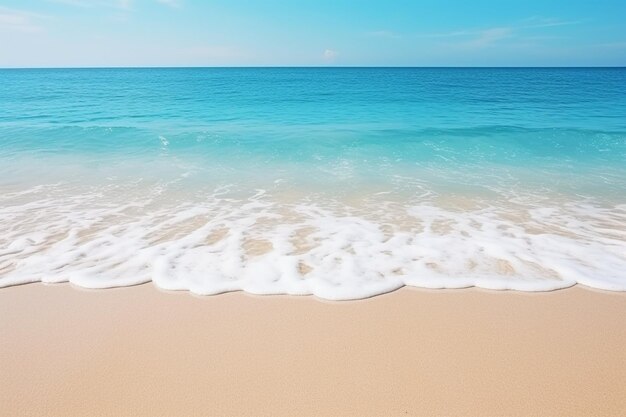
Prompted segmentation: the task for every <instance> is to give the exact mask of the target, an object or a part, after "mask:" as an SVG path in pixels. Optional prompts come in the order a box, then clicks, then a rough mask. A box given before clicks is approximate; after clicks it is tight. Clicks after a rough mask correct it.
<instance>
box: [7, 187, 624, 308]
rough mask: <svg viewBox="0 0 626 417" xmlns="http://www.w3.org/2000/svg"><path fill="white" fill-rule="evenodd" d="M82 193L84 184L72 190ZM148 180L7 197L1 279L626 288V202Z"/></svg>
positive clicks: (374, 290)
mask: <svg viewBox="0 0 626 417" xmlns="http://www.w3.org/2000/svg"><path fill="white" fill-rule="evenodd" d="M74 187H76V186H74ZM143 187H144V186H143V185H141V184H131V185H127V188H124V187H121V186H119V185H117V186H109V187H104V186H103V187H100V188H88V187H85V188H84V189H80V190H77V189H75V188H72V189H70V188H69V186H68V185H62V184H55V185H49V186H38V187H33V188H30V189H28V190H22V191H19V192H12V193H11V192H7V193H4V194H3V195H2V196H0V287H6V286H10V285H16V284H22V283H28V282H36V281H42V282H65V281H70V282H72V283H73V284H76V285H79V286H83V287H88V288H107V287H117V286H128V285H134V284H138V283H143V282H148V281H153V282H154V283H155V284H156V285H157V286H159V287H160V288H163V289H169V290H189V291H192V292H193V293H196V294H218V293H222V292H227V291H235V290H243V291H246V292H249V293H254V294H314V295H316V296H318V297H321V298H324V299H331V300H347V299H358V298H365V297H369V296H373V295H377V294H381V293H385V292H388V291H393V290H395V289H397V288H399V287H402V286H404V285H412V286H418V287H427V288H460V287H468V286H477V287H481V288H490V289H515V290H522V291H547V290H554V289H558V288H565V287H569V286H571V285H574V284H576V283H580V284H584V285H587V286H590V287H594V288H599V289H604V290H614V291H624V290H626V205H613V206H606V205H605V206H601V205H598V204H595V203H594V202H593V201H588V200H587V201H561V202H558V203H557V202H556V200H555V202H554V203H553V204H552V205H546V204H545V202H542V203H541V204H533V203H532V202H528V201H526V202H524V203H521V202H510V203H507V204H500V205H493V204H492V203H490V204H486V203H484V202H483V203H481V204H478V205H476V204H474V205H472V204H469V205H467V207H465V208H464V209H461V208H459V207H458V206H453V205H452V206H449V205H446V204H439V203H437V201H435V200H428V201H426V200H424V201H422V202H402V203H399V202H393V201H392V200H389V201H385V200H380V199H381V198H386V197H387V196H386V195H384V194H382V195H379V196H377V197H376V198H377V199H376V198H375V199H373V200H365V201H363V202H362V203H361V204H358V205H354V204H348V203H346V202H341V201H338V200H329V201H317V202H313V201H311V200H312V199H305V198H304V199H303V198H299V199H296V200H294V201H289V202H286V201H284V200H281V199H279V198H275V197H274V196H271V195H269V194H267V193H265V192H264V191H262V190H257V192H255V193H254V194H251V195H250V196H248V197H246V198H241V197H239V196H238V197H234V196H233V195H232V194H229V193H228V190H225V189H218V190H216V191H213V192H211V193H207V194H206V195H198V193H194V194H193V196H191V195H182V196H178V197H177V196H176V195H172V194H171V193H168V194H167V195H164V194H163V192H162V191H163V190H162V187H156V186H154V187H148V188H143Z"/></svg>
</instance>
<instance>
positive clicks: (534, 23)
mask: <svg viewBox="0 0 626 417" xmlns="http://www.w3.org/2000/svg"><path fill="white" fill-rule="evenodd" d="M578 23H581V21H575V20H562V19H557V18H546V17H541V16H533V17H529V18H526V19H522V20H520V21H518V22H517V23H515V24H511V25H505V26H498V27H490V28H483V29H465V30H455V31H451V32H442V33H425V34H420V35H417V36H418V37H420V38H432V39H441V41H442V42H443V43H445V44H446V45H447V46H449V47H458V48H462V49H470V50H471V49H483V48H488V47H491V46H494V45H496V44H498V43H500V42H501V41H503V40H505V39H516V40H518V41H537V40H546V39H555V38H556V37H550V36H537V35H530V34H528V32H529V31H530V30H532V29H540V28H551V27H556V26H566V25H575V24H578Z"/></svg>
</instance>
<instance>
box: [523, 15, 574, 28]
mask: <svg viewBox="0 0 626 417" xmlns="http://www.w3.org/2000/svg"><path fill="white" fill-rule="evenodd" d="M579 23H582V21H580V20H563V19H558V18H553V17H542V16H532V17H528V18H526V19H523V20H522V21H521V22H520V25H519V26H518V28H521V29H532V28H549V27H555V26H569V25H577V24H579Z"/></svg>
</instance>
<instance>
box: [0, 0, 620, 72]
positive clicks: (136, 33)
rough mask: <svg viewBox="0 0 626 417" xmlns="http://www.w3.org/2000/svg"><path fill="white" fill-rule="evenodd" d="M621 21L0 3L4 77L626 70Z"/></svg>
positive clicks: (586, 8)
mask: <svg viewBox="0 0 626 417" xmlns="http://www.w3.org/2000/svg"><path fill="white" fill-rule="evenodd" d="M625 22H626V1H625V0H620V1H602V0H599V1H596V2H592V1H577V0H569V1H566V0H553V1H551V0H543V1H541V0H526V1H514V2H513V1H507V0H501V1H495V0H491V1H484V0H472V1H468V0H465V1H461V0H453V1H447V2H444V1H434V0H426V1H418V0H414V1H400V0H386V1H372V0H361V1H356V0H317V1H306V2H305V1H278V0H248V1H244V0H202V1H201V0H0V67H31V66H34V67H50V66H52V67H58V66H61V67H67V66H213V65H217V66H231V65H232V66H257V65H262V66H264V65H269V66H275V65H279V66H282V65H288V66H291V65H294V66H300V65H306V66H310V65H313V66H318V65H319V66H324V65H339V66H341V65H347V66H351V65H363V66H561V65H563V66H577V65H582V66H587V65H590V66H595V65H600V66H602V65H608V66H626V23H625Z"/></svg>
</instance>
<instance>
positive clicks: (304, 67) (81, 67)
mask: <svg viewBox="0 0 626 417" xmlns="http://www.w3.org/2000/svg"><path fill="white" fill-rule="evenodd" d="M280 68H283V69H299V68H302V69H307V68H310V69H367V68H370V69H395V68H397V69H568V68H570V69H577V68H578V69H592V68H596V69H602V68H607V69H608V68H611V69H621V68H626V65H554V66H552V65H545V66H544V65H511V66H508V65H471V66H463V65H459V66H456V65H423V66H417V65H119V66H118V65H113V66H32V67H22V66H15V67H2V66H0V70H28V69H280Z"/></svg>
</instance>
